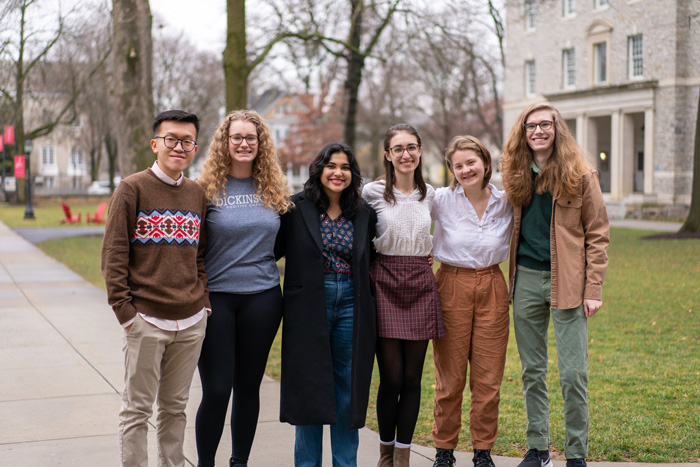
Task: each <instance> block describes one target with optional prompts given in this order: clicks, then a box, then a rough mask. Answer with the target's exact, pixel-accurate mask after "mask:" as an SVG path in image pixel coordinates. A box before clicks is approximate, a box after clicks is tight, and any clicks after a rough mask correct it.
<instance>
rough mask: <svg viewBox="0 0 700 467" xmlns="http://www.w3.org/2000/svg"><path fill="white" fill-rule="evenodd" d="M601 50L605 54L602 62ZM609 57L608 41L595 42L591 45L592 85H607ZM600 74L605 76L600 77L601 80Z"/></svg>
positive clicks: (608, 79)
mask: <svg viewBox="0 0 700 467" xmlns="http://www.w3.org/2000/svg"><path fill="white" fill-rule="evenodd" d="M601 49H602V50H603V53H604V54H605V55H604V57H603V60H602V62H601V57H600V52H601ZM609 57H610V54H609V53H608V41H602V42H595V43H594V44H593V84H607V83H608V81H610V77H609V71H610V66H608V58H609ZM601 74H604V75H605V76H603V77H602V79H601Z"/></svg>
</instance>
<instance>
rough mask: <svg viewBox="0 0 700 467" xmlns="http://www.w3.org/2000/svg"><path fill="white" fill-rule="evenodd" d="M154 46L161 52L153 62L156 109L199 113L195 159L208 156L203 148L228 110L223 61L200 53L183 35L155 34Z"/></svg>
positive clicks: (210, 54) (206, 53) (211, 55)
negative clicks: (222, 115) (225, 108)
mask: <svg viewBox="0 0 700 467" xmlns="http://www.w3.org/2000/svg"><path fill="white" fill-rule="evenodd" d="M153 43H154V46H155V47H154V48H155V49H156V50H158V51H159V52H158V54H157V55H156V56H155V57H154V59H153V76H154V78H153V92H154V104H155V110H156V112H161V111H163V110H167V109H183V110H186V111H188V112H192V113H195V114H197V116H198V117H199V119H200V132H199V137H198V138H197V143H198V145H199V147H200V151H198V152H197V155H196V156H195V157H197V158H201V157H205V156H206V151H204V150H202V149H204V148H206V147H207V146H208V144H209V141H210V138H211V131H212V130H213V129H214V128H215V127H216V126H217V125H218V123H219V119H220V114H221V111H222V110H223V109H224V107H225V98H224V92H225V91H224V89H225V84H224V73H223V68H222V63H221V59H219V58H218V57H216V56H215V55H214V54H212V53H210V52H203V51H200V50H197V48H196V47H195V45H194V44H193V43H192V42H190V41H189V40H188V39H186V38H185V37H183V36H173V35H170V34H166V35H160V34H156V35H154V38H153ZM183 64H187V66H183ZM192 70H197V71H196V72H193V71H192Z"/></svg>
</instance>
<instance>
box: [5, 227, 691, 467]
mask: <svg viewBox="0 0 700 467" xmlns="http://www.w3.org/2000/svg"><path fill="white" fill-rule="evenodd" d="M121 348H122V331H121V328H120V327H119V325H118V323H117V321H116V319H115V317H114V314H113V313H112V311H111V309H110V307H109V306H108V305H107V297H106V294H105V292H104V291H103V290H101V289H99V288H97V287H95V286H93V285H91V284H89V283H88V282H87V281H85V280H84V279H83V278H81V277H80V276H78V275H77V274H75V273H74V272H72V271H71V270H69V269H68V268H67V267H66V266H64V265H63V264H61V263H59V262H57V261H55V260H54V259H52V258H50V257H48V256H46V255H45V254H44V253H43V252H42V251H41V250H39V249H38V248H37V247H35V246H34V245H32V244H31V243H29V241H27V240H25V239H24V238H22V237H20V236H19V235H18V234H17V233H15V232H14V231H12V230H11V229H9V228H8V227H6V226H5V225H4V224H2V223H0V372H1V375H2V376H1V377H0V465H2V466H18V467H35V466H36V467H39V466H42V467H43V466H47V465H67V466H71V467H87V466H90V467H93V466H100V467H111V466H115V467H117V466H119V465H120V463H119V454H118V444H119V440H118V436H117V414H118V411H119V406H120V400H121V398H120V391H121V390H122V387H123V374H122V373H123V361H122V350H121ZM261 397H262V404H261V405H262V409H261V413H260V420H259V423H258V431H257V435H256V438H255V443H254V445H253V452H252V454H251V458H250V463H249V465H250V466H251V467H255V466H292V465H293V445H294V429H293V427H291V426H289V425H287V424H282V423H280V422H279V421H278V410H279V385H278V384H277V383H276V382H274V381H272V380H271V379H269V378H266V379H265V382H264V383H263V385H262V390H261ZM200 398H201V387H200V384H199V376H198V375H195V378H194V382H193V384H192V390H191V394H190V404H189V406H188V409H187V414H188V428H187V433H186V440H185V453H186V456H187V459H188V461H189V462H190V464H191V465H196V464H197V455H196V448H195V441H194V415H195V412H196V409H197V406H198V402H199V400H200ZM327 431H328V430H326V432H327ZM149 443H150V444H149V446H150V449H149V451H150V465H152V466H156V465H157V462H156V451H155V436H154V431H153V428H152V427H151V431H150V434H149ZM230 443H231V442H230V434H229V427H228V425H227V427H226V429H225V432H224V436H223V437H222V440H221V445H220V448H219V455H218V456H217V465H220V466H225V465H228V463H227V462H228V457H229V455H230V452H231V451H230V450H231V445H230ZM328 446H329V443H328V442H326V446H325V447H326V449H325V453H324V455H325V456H326V458H325V459H324V465H331V463H330V455H329V449H328ZM433 452H434V450H433V449H432V448H425V447H420V446H416V447H414V454H413V456H412V459H411V460H412V466H414V467H429V466H432V464H433V463H432V455H433ZM377 453H378V438H377V435H376V434H375V433H373V432H372V431H370V430H368V429H363V430H362V431H361V435H360V452H359V454H358V465H359V466H362V467H365V466H367V467H373V466H374V465H376V461H377ZM471 458H472V455H471V453H458V454H457V460H458V464H457V465H458V466H470V465H472V463H471ZM495 462H496V465H497V466H498V467H515V466H517V464H518V463H519V462H520V459H514V458H504V457H496V458H495ZM554 464H555V466H557V467H560V466H563V465H564V463H563V462H556V461H555V463H554ZM590 465H591V466H598V467H610V466H613V465H615V464H613V463H596V462H591V463H590ZM618 465H619V464H618ZM624 465H625V466H629V467H639V466H641V465H642V464H624ZM650 465H651V464H650ZM654 465H655V466H657V465H658V464H654ZM676 465H677V466H687V467H690V466H694V467H698V466H699V465H700V464H697V463H696V464H676Z"/></svg>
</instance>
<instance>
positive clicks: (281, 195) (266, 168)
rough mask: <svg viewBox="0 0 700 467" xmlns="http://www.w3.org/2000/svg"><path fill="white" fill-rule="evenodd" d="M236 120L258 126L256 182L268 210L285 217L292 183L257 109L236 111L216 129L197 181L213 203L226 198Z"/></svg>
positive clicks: (254, 164) (255, 166)
mask: <svg viewBox="0 0 700 467" xmlns="http://www.w3.org/2000/svg"><path fill="white" fill-rule="evenodd" d="M236 120H242V121H245V122H251V123H252V124H253V125H255V128H256V130H257V133H258V155H257V156H256V157H255V160H254V161H253V181H254V182H255V187H256V189H257V190H258V194H259V195H260V196H261V198H262V200H263V204H264V205H265V207H266V208H272V209H274V210H275V211H277V212H278V213H280V214H284V213H285V212H287V211H288V210H289V208H290V207H291V200H290V199H289V184H288V183H287V178H286V177H285V176H284V172H282V168H281V167H280V165H279V161H278V159H277V151H275V146H274V144H273V142H272V134H271V133H270V129H269V128H268V127H267V125H265V122H264V121H263V119H262V118H261V117H260V115H258V113H257V112H255V111H254V110H234V111H233V112H231V113H229V114H228V115H226V117H225V118H224V120H223V121H222V122H221V123H220V124H219V126H218V127H217V129H216V130H214V137H213V138H212V141H211V144H210V145H209V153H208V154H207V159H206V160H205V161H204V169H203V170H202V175H200V177H199V178H198V179H197V182H198V183H199V184H200V185H202V187H203V188H204V191H205V192H206V195H207V199H208V200H209V202H210V203H211V202H213V201H214V200H216V199H218V198H219V197H220V196H226V189H225V185H226V176H227V175H228V174H229V172H230V171H231V154H230V153H229V150H228V130H229V127H230V126H231V122H234V121H236Z"/></svg>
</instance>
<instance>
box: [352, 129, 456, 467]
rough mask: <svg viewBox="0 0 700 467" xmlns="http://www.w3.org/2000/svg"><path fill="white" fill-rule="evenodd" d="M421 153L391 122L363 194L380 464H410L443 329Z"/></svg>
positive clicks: (414, 135) (411, 135)
mask: <svg viewBox="0 0 700 467" xmlns="http://www.w3.org/2000/svg"><path fill="white" fill-rule="evenodd" d="M421 153H422V146H421V139H420V136H419V135H418V132H417V131H416V130H415V128H413V127H412V126H410V125H407V124H399V125H394V126H393V127H391V128H390V129H389V131H388V132H387V134H386V137H385V138H384V169H385V178H384V179H383V180H379V181H376V182H373V183H369V184H367V185H366V186H365V188H364V190H363V193H362V196H363V197H364V198H365V199H366V200H367V202H368V203H369V204H370V205H371V206H372V207H373V208H374V210H375V211H376V212H377V218H378V221H377V238H376V240H375V242H374V246H375V248H376V250H377V253H378V255H377V260H376V261H375V262H374V264H373V265H372V269H371V271H370V274H371V277H372V282H373V284H374V288H375V294H376V300H377V362H378V364H379V377H380V382H379V392H378V394H377V422H378V424H379V438H380V459H379V463H378V464H377V466H378V467H389V466H395V467H403V466H408V465H409V455H410V447H411V439H412V438H413V431H414V429H415V426H416V420H417V418H418V411H419V409H420V391H421V376H422V373H423V362H424V361H425V352H426V350H427V348H428V341H429V340H430V339H435V338H439V337H443V336H444V335H445V329H444V326H443V324H442V315H441V312H440V300H439V297H438V293H437V285H436V283H435V277H434V276H433V273H432V267H431V264H430V262H429V255H430V251H431V250H432V247H433V245H432V236H431V235H430V224H431V219H430V208H431V204H432V202H433V199H434V197H435V190H434V189H433V187H431V186H430V185H427V184H426V183H425V181H424V180H423V175H422V174H421V165H422V164H421Z"/></svg>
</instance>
